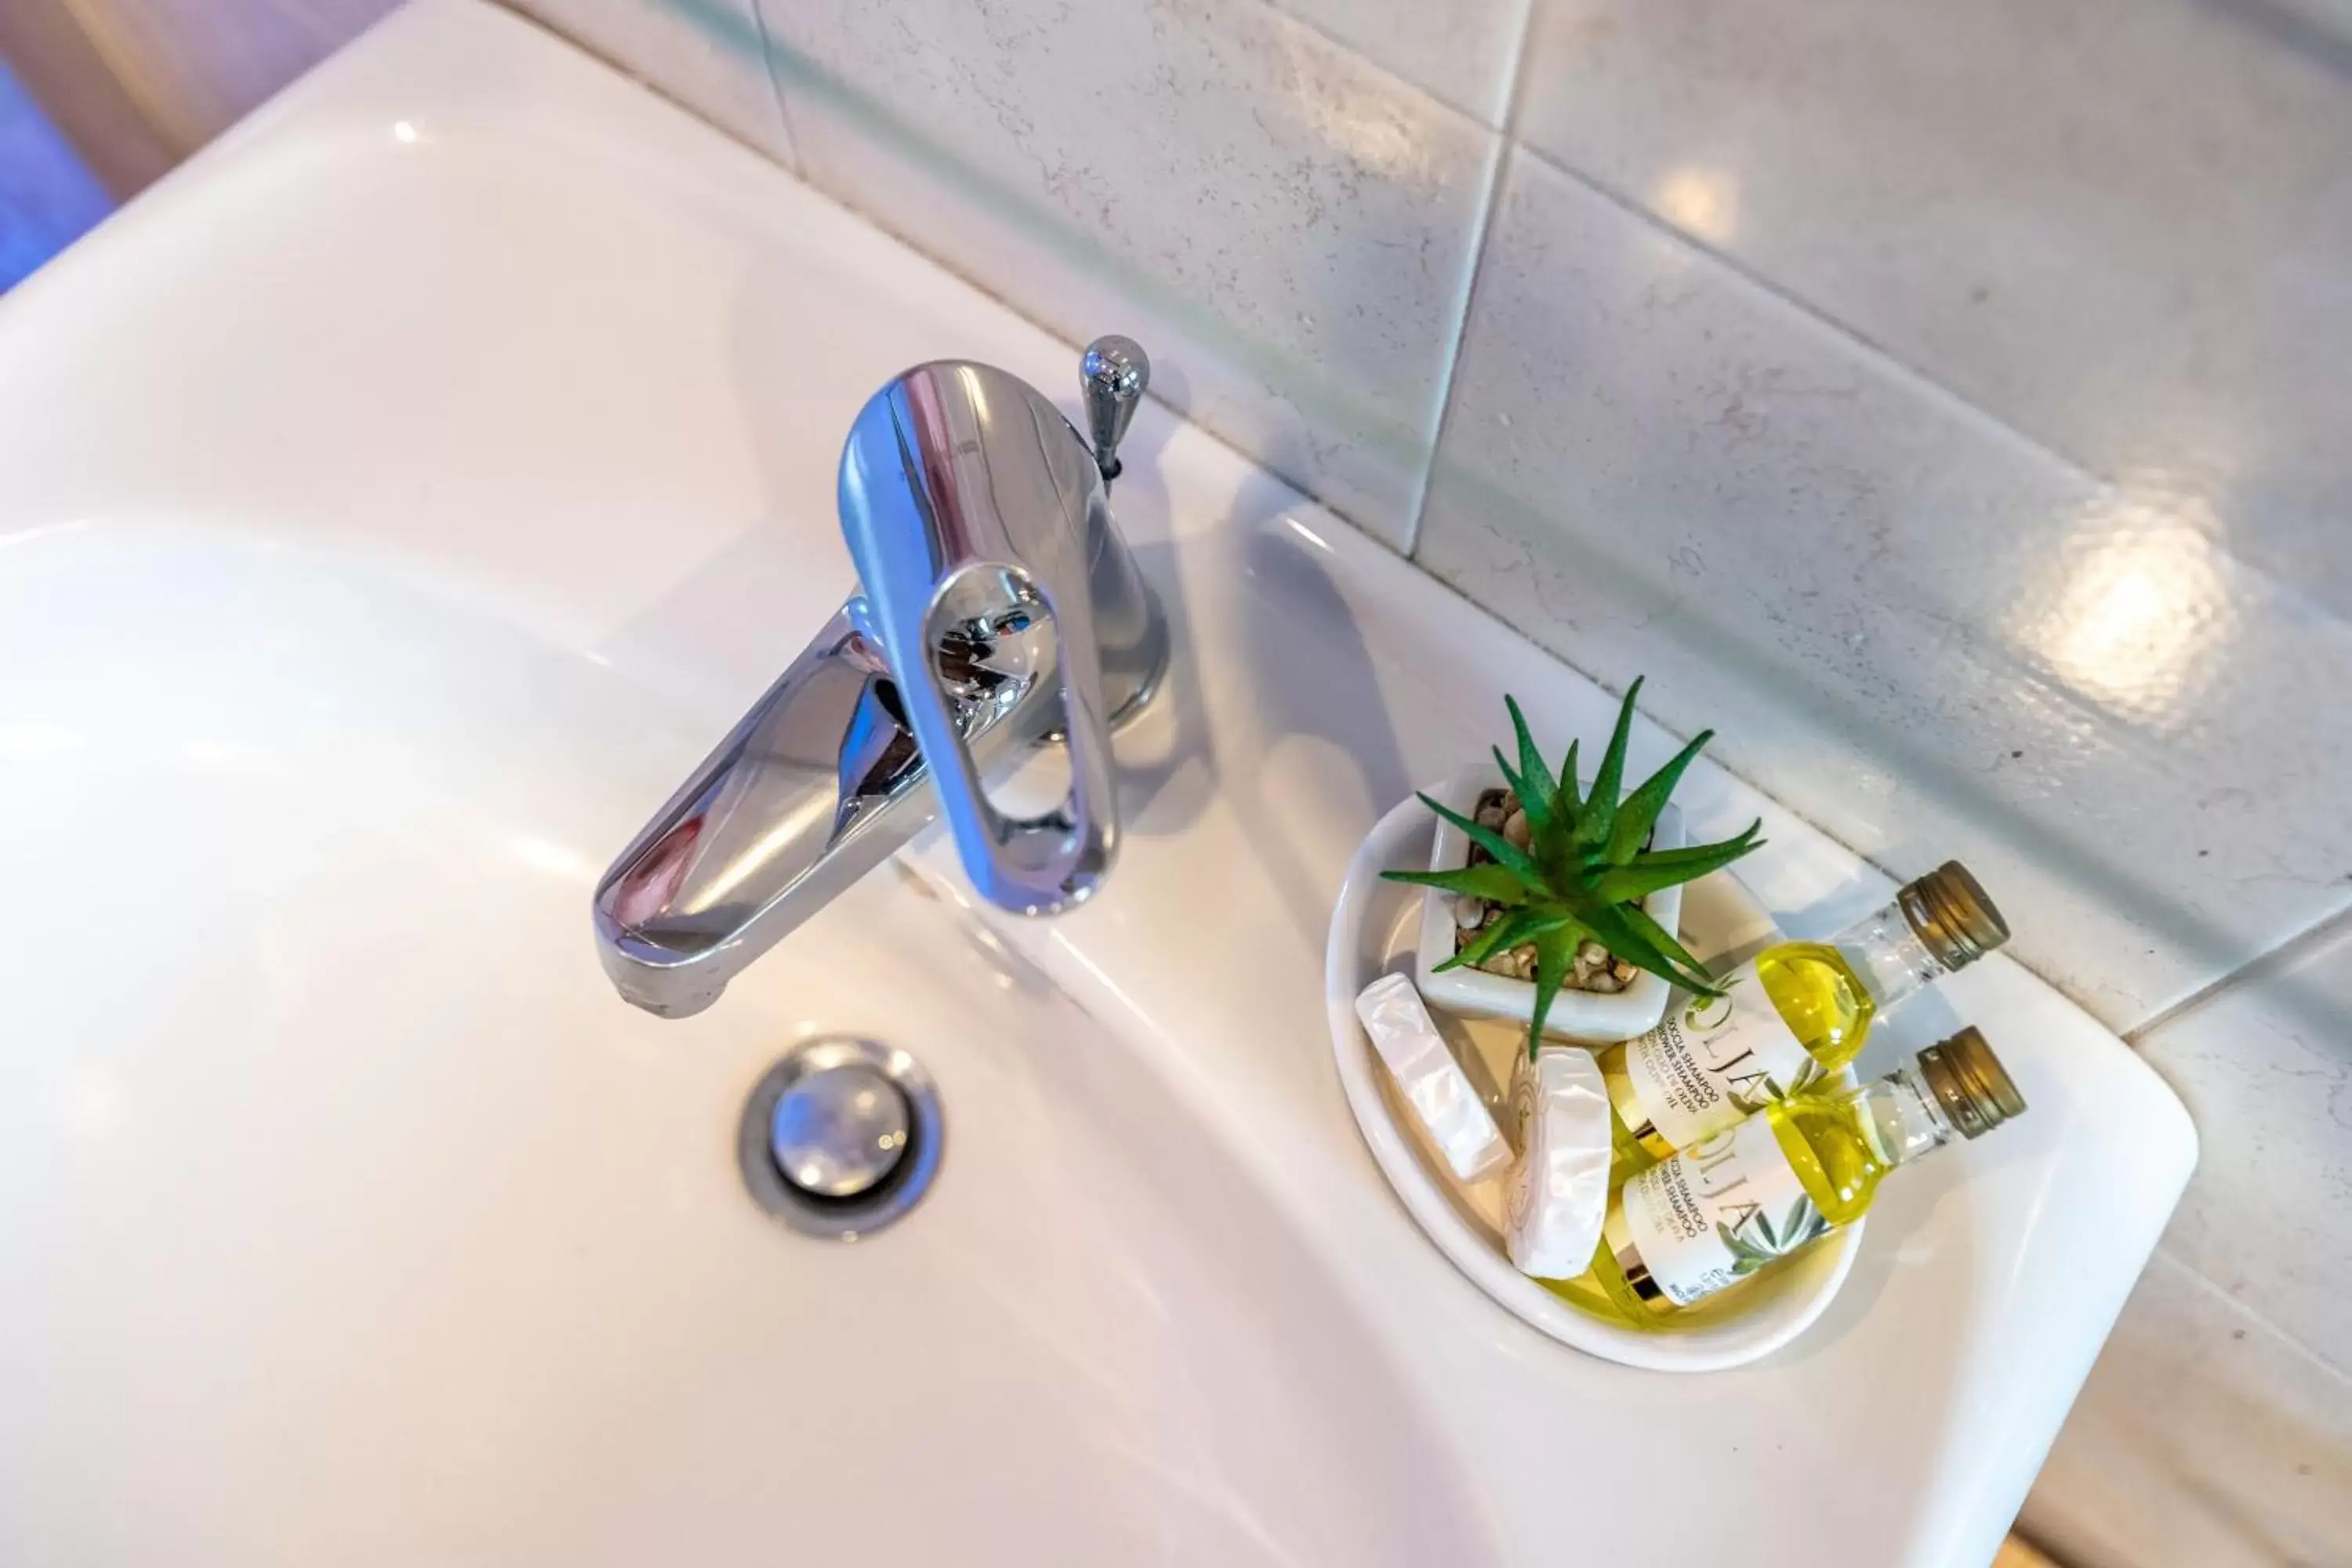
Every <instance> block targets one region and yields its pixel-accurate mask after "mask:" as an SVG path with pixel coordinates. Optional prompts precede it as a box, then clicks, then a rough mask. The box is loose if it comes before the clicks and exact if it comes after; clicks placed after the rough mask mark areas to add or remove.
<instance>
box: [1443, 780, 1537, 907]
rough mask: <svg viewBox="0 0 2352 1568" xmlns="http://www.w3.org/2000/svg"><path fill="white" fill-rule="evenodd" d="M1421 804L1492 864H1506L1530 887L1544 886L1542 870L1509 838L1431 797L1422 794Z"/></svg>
mask: <svg viewBox="0 0 2352 1568" xmlns="http://www.w3.org/2000/svg"><path fill="white" fill-rule="evenodd" d="M1421 804H1422V805H1425V806H1427V807H1429V809H1430V810H1432V811H1433V812H1435V813H1437V815H1438V816H1442V817H1444V819H1445V820H1446V821H1448V822H1450V823H1452V824H1453V825H1454V826H1456V827H1458V828H1460V829H1461V830H1462V832H1463V834H1464V836H1465V837H1467V838H1468V839H1469V840H1470V842H1471V843H1473V844H1475V845H1476V846H1477V847H1479V848H1481V849H1484V850H1485V851H1486V853H1487V854H1489V855H1491V856H1493V857H1494V858H1495V863H1496V865H1498V866H1507V867H1508V868H1510V869H1512V870H1513V871H1516V872H1517V873H1518V875H1519V876H1520V877H1521V878H1523V879H1525V880H1526V881H1527V883H1528V886H1529V887H1530V888H1535V889H1541V888H1542V887H1543V886H1544V877H1543V873H1542V872H1541V871H1539V870H1538V869H1537V868H1536V863H1535V862H1534V861H1533V860H1531V859H1529V858H1528V856H1527V853H1526V852H1525V851H1524V850H1521V849H1519V848H1518V847H1516V846H1514V845H1513V844H1512V843H1511V841H1510V840H1509V839H1507V838H1505V837H1503V836H1502V835H1501V834H1499V833H1497V832H1496V831H1495V830H1494V829H1492V828H1490V827H1481V826H1478V825H1477V824H1476V823H1475V822H1473V821H1472V820H1471V819H1470V818H1468V817H1466V816H1463V815H1462V814H1461V813H1460V812H1458V811H1455V810H1454V809H1453V808H1452V807H1450V806H1448V805H1444V803H1443V802H1440V801H1434V800H1432V799H1430V798H1429V796H1427V795H1423V796H1422V797H1421Z"/></svg>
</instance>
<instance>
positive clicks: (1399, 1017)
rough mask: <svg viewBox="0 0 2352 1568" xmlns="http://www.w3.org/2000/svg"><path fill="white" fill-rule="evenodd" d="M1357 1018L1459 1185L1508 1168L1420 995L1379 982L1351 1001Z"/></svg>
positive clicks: (1390, 979)
mask: <svg viewBox="0 0 2352 1568" xmlns="http://www.w3.org/2000/svg"><path fill="white" fill-rule="evenodd" d="M1356 1016H1357V1017H1359V1018H1361V1019H1362V1020H1363V1021H1364V1032H1365V1033H1367V1034H1369V1035H1370V1036H1371V1037H1372V1049H1374V1050H1376V1051H1378V1052H1379V1053H1380V1054H1381V1060H1382V1061H1383V1062H1386V1063H1387V1064H1388V1068H1389V1071H1390V1072H1391V1073H1392V1074H1394V1075H1395V1077H1396V1080H1397V1087H1398V1088H1399V1089H1402V1090H1403V1091H1404V1100H1405V1103H1406V1104H1407V1105H1410V1106H1412V1110H1413V1114H1414V1115H1415V1116H1417V1117H1419V1118H1420V1119H1421V1125H1422V1130H1423V1131H1425V1132H1427V1133H1428V1134H1429V1137H1430V1142H1433V1143H1435V1144H1436V1145H1437V1152H1439V1153H1440V1154H1442V1155H1444V1158H1445V1163H1446V1165H1447V1166H1448V1167H1449V1168H1451V1169H1452V1171H1453V1172H1454V1174H1455V1175H1456V1176H1458V1177H1460V1178H1461V1179H1462V1180H1463V1181H1465V1182H1476V1181H1483V1180H1484V1179H1486V1177H1487V1176H1490V1175H1492V1174H1493V1173H1495V1172H1496V1171H1497V1170H1499V1169H1501V1168H1502V1167H1503V1166H1504V1165H1505V1164H1507V1163H1509V1161H1510V1158H1511V1148H1510V1145H1509V1144H1507V1143H1506V1142H1503V1131H1502V1129H1501V1128H1499V1127H1497V1126H1496V1125H1495V1118H1494V1116H1493V1115H1492V1114H1491V1113H1490V1112H1489V1111H1488V1110H1486V1102H1485V1101H1484V1100H1480V1099H1479V1098H1478V1091H1477V1089H1475V1088H1473V1087H1472V1086H1471V1082H1470V1075H1469V1074H1468V1073H1465V1072H1464V1071H1463V1070H1462V1064H1461V1063H1460V1062H1458V1061H1455V1060H1454V1053H1453V1052H1452V1051H1450V1050H1448V1049H1447V1048H1446V1046H1445V1041H1444V1037H1442V1036H1440V1035H1439V1034H1438V1032H1437V1025H1436V1023H1435V1022H1434V1021H1433V1019H1432V1018H1431V1017H1430V1016H1429V1009H1428V1008H1427V1007H1426V1006H1424V1005H1423V1004H1422V1000H1421V993H1420V992H1418V991H1416V990H1414V989H1413V987H1412V980H1411V979H1409V978H1408V977H1406V976H1404V975H1402V974H1383V975H1381V977H1380V978H1379V979H1378V980H1375V981H1373V982H1372V983H1371V984H1370V985H1367V986H1365V987H1364V988H1363V990H1362V991H1361V992H1360V993H1358V994H1357V996H1356Z"/></svg>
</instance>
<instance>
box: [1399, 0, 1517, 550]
mask: <svg viewBox="0 0 2352 1568" xmlns="http://www.w3.org/2000/svg"><path fill="white" fill-rule="evenodd" d="M1540 3H1541V0H1520V4H1519V25H1518V36H1517V37H1516V38H1515V39H1514V40H1513V41H1512V44H1511V54H1510V59H1509V62H1508V64H1507V67H1506V68H1505V80H1506V82H1507V86H1506V88H1505V89H1504V98H1503V113H1502V121H1503V122H1502V124H1501V125H1499V126H1496V127H1494V128H1493V134H1494V138H1495V142H1494V150H1493V154H1492V158H1491V161H1490V163H1489V164H1488V167H1487V171H1486V185H1485V188H1484V189H1482V190H1481V191H1480V192H1479V194H1478V214H1477V216H1476V218H1475V220H1474V221H1473V224H1472V227H1473V229H1474V231H1475V239H1474V241H1473V243H1472V245H1471V247H1470V265H1469V268H1468V269H1467V271H1466V272H1465V275H1464V277H1463V279H1462V300H1461V308H1460V309H1459V310H1456V311H1454V341H1453V342H1452V344H1450V345H1449V349H1448V352H1447V353H1446V356H1445V368H1444V370H1443V371H1441V372H1439V374H1438V377H1437V424H1436V426H1435V428H1434V429H1433V430H1432V431H1431V432H1430V437H1429V451H1428V453H1427V454H1426V455H1425V456H1424V457H1423V458H1422V463H1421V473H1420V475H1419V476H1418V478H1417V479H1415V481H1414V485H1413V493H1412V498H1411V499H1410V500H1409V501H1408V502H1407V503H1406V507H1405V528H1404V550H1403V555H1404V558H1405V559H1406V560H1408V561H1412V560H1413V558H1414V557H1415V556H1416V555H1418V554H1419V553H1420V552H1421V529H1422V524H1423V521H1425V519H1426V517H1427V514H1428V511H1429V492H1430V489H1431V487H1432V486H1433V484H1434V483H1435V482H1436V479H1437V462H1438V454H1439V453H1441V452H1443V451H1444V449H1445V432H1446V429H1447V427H1448V426H1451V425H1452V424H1453V422H1454V378H1455V377H1456V376H1457V375H1459V374H1461V370H1462V356H1463V353H1464V350H1465V347H1466V345H1467V344H1468V342H1469V338H1470V317H1471V312H1472V311H1473V310H1475V309H1476V308H1477V304H1478V279H1479V278H1480V277H1481V276H1482V275H1484V273H1485V272H1486V251H1487V247H1489V246H1490V245H1491V244H1492V243H1493V240H1494V237H1495V217H1496V213H1497V211H1499V210H1500V208H1501V206H1502V201H1503V182H1504V180H1505V179H1506V178H1507V176H1508V175H1509V173H1510V165H1511V155H1512V153H1514V152H1515V151H1517V148H1518V137H1517V132H1518V125H1519V106H1520V103H1521V102H1522V101H1523V100H1524V99H1525V98H1526V96H1527V58H1528V41H1529V39H1530V38H1532V37H1534V34H1535V28H1536V7H1537V6H1538V5H1539V4H1540Z"/></svg>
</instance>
